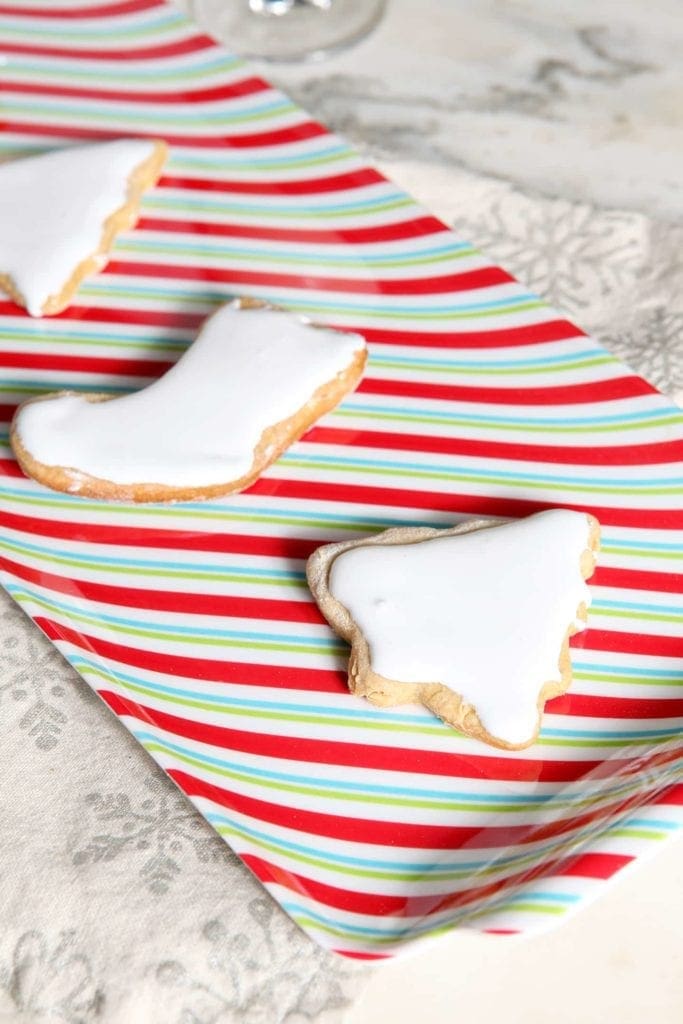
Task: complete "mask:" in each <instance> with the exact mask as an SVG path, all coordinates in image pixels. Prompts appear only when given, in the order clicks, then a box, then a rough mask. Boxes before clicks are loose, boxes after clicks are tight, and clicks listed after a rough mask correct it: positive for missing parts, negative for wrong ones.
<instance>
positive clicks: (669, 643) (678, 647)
mask: <svg viewBox="0 0 683 1024" xmlns="http://www.w3.org/2000/svg"><path fill="white" fill-rule="evenodd" d="M573 639H575V640H576V641H577V643H576V646H577V647H584V646H585V647H586V648H587V649H589V650H591V651H616V652H618V653H619V654H645V655H650V656H652V657H653V658H683V636H659V635H657V634H647V633H621V632H618V631H617V630H611V629H606V630H598V629H591V630H589V631H587V632H586V633H580V634H579V635H578V637H575V638H573ZM582 641H584V642H582ZM573 646H575V644H574V643H573V642H572V647H573Z"/></svg>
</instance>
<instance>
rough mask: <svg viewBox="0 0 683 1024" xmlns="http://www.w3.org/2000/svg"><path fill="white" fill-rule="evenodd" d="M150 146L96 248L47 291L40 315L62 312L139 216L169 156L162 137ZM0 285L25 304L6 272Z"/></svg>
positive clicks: (103, 228) (105, 223)
mask: <svg viewBox="0 0 683 1024" xmlns="http://www.w3.org/2000/svg"><path fill="white" fill-rule="evenodd" d="M149 141H150V142H151V143H153V149H152V152H151V153H150V155H149V156H148V157H147V158H146V159H145V160H143V161H142V163H140V164H138V166H137V167H136V168H135V169H134V170H133V172H132V174H131V175H129V178H128V188H127V193H126V201H125V203H124V205H123V206H121V207H119V209H118V210H115V211H114V212H113V213H111V214H110V215H109V217H107V219H106V220H105V221H104V222H103V224H102V234H101V237H100V242H99V246H98V248H97V251H96V252H94V253H91V254H90V255H89V256H86V257H85V259H83V260H81V262H80V263H79V264H78V265H77V266H76V267H75V268H74V269H73V271H72V272H71V274H70V275H69V277H68V278H67V280H66V281H65V282H64V284H63V286H62V288H61V289H60V291H59V292H57V293H56V294H55V295H50V296H49V297H48V298H47V299H46V301H45V302H44V303H43V306H42V308H41V311H40V312H41V316H54V315H55V314H56V313H61V312H62V311H63V310H65V309H66V308H67V306H69V305H70V304H71V301H72V299H73V297H74V295H75V294H76V292H77V290H78V288H79V287H80V285H81V283H82V281H83V280H84V279H85V278H86V277H89V276H90V275H91V274H95V273H97V272H98V271H100V270H102V268H103V267H104V266H105V265H106V263H107V260H108V259H109V253H110V252H111V248H112V246H113V244H114V239H115V238H116V236H117V235H118V234H119V232H121V231H125V230H126V229H127V228H130V227H133V225H134V224H135V223H136V221H137V219H138V213H139V210H140V200H141V198H142V195H143V193H144V192H146V191H147V189H149V188H152V186H153V185H155V184H156V183H157V181H158V180H159V176H160V174H161V171H162V168H163V166H164V164H165V162H166V158H167V156H168V146H167V145H166V143H165V142H163V141H162V140H161V139H150V140H149ZM0 288H2V290H3V291H4V292H6V293H7V294H8V295H9V296H10V297H11V298H12V299H14V301H15V302H16V303H17V304H18V305H19V306H23V307H24V308H26V306H27V303H26V299H25V298H24V296H23V295H22V294H21V292H20V291H19V289H18V288H17V286H16V285H15V283H14V281H13V279H12V277H11V276H10V275H9V274H3V273H0Z"/></svg>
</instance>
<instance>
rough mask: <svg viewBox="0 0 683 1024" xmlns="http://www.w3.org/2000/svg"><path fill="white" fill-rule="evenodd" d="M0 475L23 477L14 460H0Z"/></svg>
mask: <svg viewBox="0 0 683 1024" xmlns="http://www.w3.org/2000/svg"><path fill="white" fill-rule="evenodd" d="M0 473H1V474H2V475H3V476H11V477H23V476H24V474H23V473H22V471H21V469H20V468H19V466H18V464H17V463H16V462H15V461H14V459H0Z"/></svg>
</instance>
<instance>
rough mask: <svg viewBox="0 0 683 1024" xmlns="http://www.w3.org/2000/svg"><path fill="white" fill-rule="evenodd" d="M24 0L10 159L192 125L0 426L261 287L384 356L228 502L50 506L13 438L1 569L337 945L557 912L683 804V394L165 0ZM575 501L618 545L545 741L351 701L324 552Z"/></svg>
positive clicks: (20, 334) (10, 396) (538, 920)
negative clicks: (29, 402) (456, 728)
mask: <svg viewBox="0 0 683 1024" xmlns="http://www.w3.org/2000/svg"><path fill="white" fill-rule="evenodd" d="M1 10H2V14H1V15H0V40H2V41H4V42H3V44H2V45H1V46H0V49H1V50H2V52H3V53H4V61H3V64H2V79H3V81H2V98H1V100H0V102H1V104H2V106H1V114H2V127H3V134H2V137H1V140H0V153H1V155H2V157H3V158H5V159H6V158H13V157H15V156H20V155H24V154H26V153H30V152H34V151H36V152H39V151H43V150H45V149H48V148H51V147H55V146H64V145H71V144H73V143H77V142H83V141H90V140H98V139H107V138H111V137H117V136H161V137H163V138H165V139H167V141H168V142H169V143H170V146H171V158H170V161H169V164H168V166H167V168H166V170H165V173H164V176H163V178H162V180H161V181H160V183H159V186H158V187H157V188H156V189H155V190H154V191H153V192H151V193H150V194H149V195H148V196H147V198H146V199H145V201H144V205H143V210H142V217H141V220H140V223H139V225H138V227H137V229H136V230H135V231H132V232H128V233H127V234H125V235H123V236H122V237H121V239H120V241H119V242H118V244H117V246H116V249H115V252H114V254H113V258H112V261H111V262H110V264H109V265H108V267H107V269H106V271H105V272H104V273H103V274H101V275H100V276H98V277H96V278H93V279H91V280H89V281H88V282H87V283H86V284H85V285H84V286H83V287H82V288H81V290H80V292H79V294H78V297H77V299H76V302H75V304H74V306H72V307H71V308H70V309H68V310H67V311H66V312H65V313H63V314H62V315H60V316H58V317H54V318H50V319H43V320H33V319H30V318H29V317H27V316H26V315H25V314H24V313H23V312H22V311H21V310H20V309H19V308H18V307H16V306H15V305H13V304H12V303H11V302H9V301H4V302H2V303H1V305H0V360H1V362H2V367H3V372H4V378H3V383H2V399H1V400H0V401H1V402H2V406H1V408H2V414H3V420H4V422H5V424H8V423H9V420H10V418H11V415H12V412H13V409H14V407H15V405H16V404H17V403H18V402H19V401H21V400H23V399H24V398H26V397H28V396H30V395H35V394H39V393H43V392H46V391H50V390H55V389H60V388H72V389H76V390H83V391H87V390H96V391H100V392H101V391H108V392H110V393H111V394H119V393H122V392H125V391H128V390H129V389H134V388H139V387H142V386H144V385H145V384H147V383H148V382H150V381H151V380H153V379H155V378H156V377H157V376H158V375H159V374H160V373H162V372H163V370H164V369H165V368H166V367H168V366H169V365H170V364H171V363H172V362H173V361H174V360H175V359H177V357H178V356H179V354H180V353H181V352H182V351H183V349H184V348H185V347H186V346H187V345H188V344H190V342H191V341H192V339H193V337H194V336H195V334H196V332H197V329H198V327H199V325H200V324H201V322H202V320H203V319H204V317H205V316H206V315H207V313H209V312H211V311H212V310H213V309H215V308H216V307H217V306H218V305H219V304H220V303H222V302H224V301H225V300H226V299H229V298H230V297H231V296H233V295H235V294H244V295H253V296H258V297H260V298H263V299H268V300H272V301H274V302H276V303H279V304H281V305H283V306H287V307H289V308H291V309H293V310H296V311H298V312H301V313H305V314H308V315H310V316H312V317H314V318H315V319H317V320H319V321H326V322H329V323H332V324H335V325H337V326H340V327H349V328H353V329H354V330H359V331H361V332H363V333H364V334H365V336H366V337H367V339H368V342H369V345H370V352H371V358H370V363H369V368H368V371H367V374H366V376H365V379H364V380H363V382H362V384H361V386H360V388H359V389H358V391H357V392H356V393H355V394H354V395H352V396H351V397H350V398H348V399H347V400H346V401H345V402H344V404H343V405H342V407H341V408H339V409H338V410H337V411H336V412H334V413H332V414H331V415H328V416H327V417H326V418H325V419H324V421H322V422H321V423H320V424H318V425H317V426H316V427H314V429H312V430H311V431H310V432H309V433H308V435H307V436H306V437H305V438H304V439H303V440H302V441H301V442H299V443H298V444H296V445H295V446H294V447H293V448H292V449H291V450H290V451H288V452H287V453H286V454H285V455H284V456H283V457H282V458H281V459H280V460H279V462H278V463H277V465H275V466H274V467H272V468H271V469H270V470H269V471H268V472H267V473H266V474H265V476H264V477H263V478H262V479H261V480H259V481H258V482H257V483H256V484H255V485H254V486H253V487H252V488H250V490H249V491H248V492H247V493H245V494H241V495H239V496H234V497H230V498H226V499H224V500H220V501H212V502H210V503H207V504H184V505H175V506H167V507H162V506H151V507H140V508H135V507H132V506H115V505H108V504H104V503H97V502H94V501H85V500H79V499H77V498H70V497H68V496H65V495H59V494H55V493H51V492H49V491H47V490H45V489H43V488H42V487H39V486H37V485H34V484H33V483H32V482H31V481H29V480H26V479H25V478H24V477H23V476H22V474H21V472H20V471H19V470H18V468H17V466H16V463H15V462H14V460H13V458H12V455H11V452H10V450H9V448H8V447H7V446H6V432H5V434H4V439H3V443H4V444H5V448H4V451H3V452H2V457H1V463H0V468H1V470H2V473H3V476H2V480H1V482H0V516H1V521H2V535H1V536H0V564H1V566H2V581H3V583H4V585H5V587H6V588H7V590H8V591H9V592H10V594H11V595H12V596H13V598H14V599H15V600H16V601H18V602H19V603H20V604H21V606H22V607H23V608H24V609H25V611H26V612H27V613H28V614H29V615H30V616H31V617H32V618H33V619H34V621H35V622H36V624H37V625H38V626H39V627H40V628H41V629H42V630H43V631H44V632H45V633H46V634H47V635H48V636H49V637H50V638H51V639H52V641H53V642H54V643H55V644H56V646H57V647H58V648H59V650H60V651H61V652H62V653H63V654H64V656H65V657H66V658H67V659H68V660H69V661H70V662H71V664H72V665H73V666H74V667H75V668H76V669H77V670H78V672H80V674H81V675H82V677H83V678H84V679H85V681H86V682H87V683H88V684H89V685H90V686H92V687H93V688H94V689H95V690H96V691H97V692H98V693H99V694H100V696H101V697H102V698H103V700H104V701H106V703H107V704H108V705H109V707H110V708H111V709H112V711H113V712H114V713H115V714H117V715H119V716H120V718H121V720H122V722H123V723H124V724H125V725H126V726H127V727H128V728H129V729H130V730H131V732H132V733H133V734H134V735H135V736H136V737H137V739H138V740H139V742H140V743H141V744H142V745H143V746H144V747H145V748H146V749H147V750H148V751H149V753H150V755H151V756H152V757H153V758H154V759H155V760H156V761H157V762H158V763H159V764H160V765H161V766H162V768H163V769H164V770H165V771H166V772H167V773H168V774H169V775H170V776H171V778H173V779H174V780H175V782H176V783H177V784H178V785H179V786H180V787H181V789H182V790H184V792H185V793H186V794H187V795H188V796H189V798H190V799H191V800H192V801H193V802H194V803H195V804H196V806H197V807H198V808H199V810H200V812H201V813H202V814H203V815H204V816H205V817H206V818H207V820H208V821H210V822H211V823H212V825H213V826H214V827H215V828H216V829H217V830H218V831H219V832H220V833H221V835H223V836H224V837H225V839H226V841H227V842H229V843H230V845H231V846H232V847H233V849H234V850H235V851H236V852H237V853H238V854H239V855H240V856H241V857H242V859H243V860H244V862H245V863H246V864H247V865H248V866H249V867H250V868H251V870H252V871H253V872H255V874H256V875H257V876H258V877H259V878H260V879H261V881H262V882H263V884H264V885H265V886H266V887H267V888H268V890H269V891H270V892H271V893H272V895H273V896H274V897H275V899H276V900H277V901H278V902H279V903H280V904H281V905H282V907H283V908H284V909H285V910H286V911H287V912H288V913H289V914H290V915H291V916H292V917H293V918H294V920H296V921H297V922H298V923H299V924H300V925H301V926H302V927H303V928H304V929H306V930H307V931H308V932H309V934H310V935H311V936H312V937H313V938H314V939H315V940H316V941H318V942H320V943H322V944H324V945H326V946H329V947H331V948H333V949H336V950H338V951H341V952H344V953H346V954H348V955H355V956H368V957H380V956H388V955H391V954H395V953H396V952H398V951H400V950H402V949H403V948H404V947H405V946H406V945H407V944H409V943H410V942H412V941H413V940H415V939H417V938H419V937H421V936H424V935H430V934H436V933H438V932H440V931H443V930H447V929H450V928H452V927H455V926H467V927H470V928H476V929H479V930H489V931H502V932H523V931H529V930H533V929H538V928H541V927H545V926H547V925H548V924H551V923H555V922H557V921H561V920H562V919H563V917H564V916H565V915H566V914H567V912H568V911H569V910H571V909H573V908H576V907H577V906H579V905H580V904H581V903H582V901H585V900H587V899H590V898H592V897H593V896H594V895H595V894H597V893H598V892H599V891H600V890H601V889H602V888H603V886H604V884H605V883H606V881H607V880H609V879H611V878H612V877H613V876H615V875H616V874H617V873H618V872H619V871H620V870H621V869H622V868H623V867H624V866H625V865H627V864H630V863H632V862H633V860H634V859H635V858H637V857H640V856H643V855H644V854H645V853H647V852H649V851H651V850H653V849H656V848H657V846H658V844H659V842H660V841H661V840H662V839H663V838H665V837H666V836H668V835H670V834H671V833H672V832H673V831H675V829H676V828H677V826H678V825H679V824H680V823H681V820H682V814H681V804H682V803H683V786H682V785H681V784H680V781H679V780H680V778H681V774H680V770H681V756H680V755H681V721H682V716H683V698H682V697H681V689H680V684H681V663H682V655H683V650H682V642H681V614H682V613H681V608H682V605H681V598H680V590H681V587H680V582H681V576H680V575H678V576H676V572H677V571H679V569H678V567H679V565H680V560H679V559H680V554H681V530H682V529H683V512H682V511H681V474H680V460H681V454H682V452H683V420H682V417H681V414H680V413H679V412H678V411H677V410H676V409H675V408H673V407H672V406H671V405H670V404H669V402H668V401H667V400H666V399H664V398H663V397H662V396H661V395H660V394H658V393H657V392H656V391H655V390H654V389H653V388H652V387H650V386H649V385H648V384H647V383H646V382H645V381H643V380H641V379H639V378H638V377H636V376H634V374H633V373H632V372H631V371H630V370H628V369H627V368H626V367H624V366H623V365H621V364H620V363H619V362H618V361H617V360H615V359H613V358H612V357H611V356H610V355H609V354H608V353H607V352H605V351H604V350H603V349H602V348H601V347H600V346H599V345H598V344H597V343H596V342H595V341H594V340H592V339H591V338H588V337H586V336H585V335H584V334H583V333H582V332H581V331H580V330H579V329H578V328H577V327H575V326H574V325H573V324H571V323H569V322H568V321H567V320H566V319H564V317H563V316H562V315H561V314H558V313H557V312H555V311H554V310H552V309H550V308H548V307H547V306H546V305H545V304H544V303H543V302H541V301H540V300H539V299H538V298H537V297H536V296H535V295H531V294H529V292H528V291H527V290H526V289H525V288H523V287H522V286H521V285H519V284H518V283H517V282H516V281H514V280H513V279H512V278H510V277H509V275H508V274H506V273H505V272H504V271H502V270H500V269H499V268H497V267H495V266H493V265H492V264H491V263H490V262H489V261H488V260H487V259H486V258H485V257H484V256H482V255H481V254H480V253H478V252H476V251H474V250H473V249H472V248H471V246H469V245H468V244H467V242H465V241H463V240H461V239H459V238H456V237H454V236H453V234H452V233H451V232H450V231H449V230H448V229H447V228H446V227H445V226H444V225H443V224H441V223H440V222H439V221H438V220H436V219H435V218H434V217H432V216H430V215H429V214H428V213H427V212H426V211H425V210H423V209H422V208H420V207H419V206H418V205H417V204H416V203H415V202H413V200H412V199H410V198H409V197H408V196H407V195H405V194H404V193H403V192H401V191H400V190H399V189H397V188H396V187H395V186H394V185H392V184H391V182H388V181H386V180H384V179H383V178H382V177H381V176H380V175H379V174H378V173H377V172H376V171H375V170H373V169H372V168H370V167H368V166H367V165H366V163H365V162H364V161H363V160H362V159H361V158H359V156H358V155H357V154H356V153H355V152H353V151H352V150H351V149H350V148H349V147H348V145H346V144H345V143H344V142H343V141H341V140H340V139H339V138H337V137H335V136H334V135H332V134H330V133H329V132H327V131H326V129H325V128H324V127H322V126H321V125H319V124H317V123H315V122H314V121H312V120H311V119H310V117H309V116H308V115H307V114H305V113H304V112H303V111H301V110H300V109H298V108H297V107H296V106H295V105H294V104H292V103H291V102H290V101H289V100H288V99H287V98H286V97H285V96H283V95H281V94H280V93H278V92H277V91H275V90H274V89H271V88H270V87H269V86H268V84H267V83H266V82H264V81H262V80H261V79H260V78H258V77H256V76H255V75H254V73H253V72H252V71H251V70H250V69H249V67H248V66H246V65H245V64H244V63H242V62H240V61H238V60H236V59H234V58H233V57H231V56H229V55H228V54H227V53H226V52H225V51H224V50H223V49H221V47H219V46H218V45H216V44H215V43H214V42H213V41H212V40H211V39H209V38H208V37H206V36H205V35H203V34H201V33H200V32H199V31H198V30H197V29H196V28H195V27H194V26H193V25H192V24H191V23H189V22H188V21H186V20H185V19H184V18H183V17H182V16H181V15H180V14H178V13H177V12H176V11H175V10H174V9H173V8H172V7H170V6H167V5H165V4H164V3H158V2H156V0H151V2H150V0H128V2H122V3H117V4H102V3H99V4H98V3H91V4H89V5H88V6H87V7H86V6H83V5H78V4H74V3H66V4H62V5H61V6H60V8H59V9H58V8H57V7H56V6H55V5H52V6H49V5H46V6H43V7H41V6H39V5H38V4H37V3H24V4H9V5H5V4H4V5H2V8H1ZM67 15H68V16H67ZM1 269H2V268H0V270H1ZM553 506H565V507H570V508H576V509H586V510H589V511H591V512H594V513H595V514H596V515H597V516H598V517H599V519H600V520H601V522H602V524H603V549H602V555H601V558H600V564H599V568H598V571H597V573H596V575H595V578H594V580H593V583H592V592H593V606H592V609H591V612H590V620H589V629H588V630H587V632H585V633H584V634H582V635H580V636H578V637H576V638H575V640H574V642H573V644H572V661H573V667H574V678H575V681H574V684H573V686H572V690H571V693H570V694H568V695H566V696H564V697H562V698H559V699H557V700H555V701H553V702H552V703H551V704H550V705H549V707H548V713H547V715H546V717H545V722H544V728H543V732H542V735H541V738H540V740H539V742H538V744H537V745H535V746H534V747H533V748H530V749H529V750H526V751H523V752H520V753H512V754H506V753H501V752H499V751H495V750H493V749H491V748H487V747H484V746H482V745H481V744H479V743H478V742H476V741H473V740H469V739H465V738H463V737H462V736H459V735H458V734H456V733H454V732H453V731H451V730H449V729H448V728H446V727H445V726H443V725H442V724H441V723H440V722H439V721H437V720H435V719H434V718H433V717H432V716H431V715H430V714H429V713H427V712H425V711H422V710H420V709H418V708H416V707H405V708H401V709H395V710H392V711H388V712H382V711H379V710H374V709H373V708H371V707H370V706H369V705H367V704H365V703H363V702H361V701H360V700H357V699H355V698H353V697H351V696H350V695H349V694H348V692H347V689H346V685H345V663H346V656H347V651H346V648H345V646H344V644H342V643H341V642H340V641H338V640H337V639H336V638H335V637H334V636H333V635H332V634H331V632H330V630H329V629H328V628H327V626H326V625H325V624H324V623H323V622H322V619H321V617H320V615H319V614H318V612H317V610H316V608H315V606H314V605H313V604H312V601H311V598H310V596H309V594H308V591H307V589H306V586H305V583H304V564H305V559H306V557H307V555H308V554H309V553H310V552H311V551H312V550H313V549H314V548H315V547H316V546H317V545H319V544H321V543H325V542H327V541H331V540H337V539H340V538H343V539H347V538H357V537H363V536H367V535H369V534H371V533H373V532H376V531H379V530H381V529H383V528H385V527H387V526H394V525H397V524H430V525H444V526H447V525H452V524H453V523H455V522H458V521H460V520H461V519H463V518H467V517H469V516H472V515H477V516H481V515H484V516H486V515H494V516H509V517H517V516H522V515H526V514H528V513H531V512H533V511H535V510H537V509H541V508H547V507H553ZM467 584H468V581H463V585H467ZM494 632H495V626H494V625H493V624H492V636H493V635H494Z"/></svg>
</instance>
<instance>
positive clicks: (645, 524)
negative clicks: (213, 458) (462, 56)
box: [0, 458, 683, 635]
mask: <svg viewBox="0 0 683 1024" xmlns="http://www.w3.org/2000/svg"><path fill="white" fill-rule="evenodd" d="M0 474H4V475H5V476H9V477H13V478H16V477H23V476H24V474H23V473H22V471H21V469H20V468H19V466H18V465H17V463H16V462H15V460H14V459H2V458H0ZM242 493H243V494H251V495H259V496H263V495H268V496H271V497H272V496H278V497H281V498H297V499H313V500H315V501H318V502H324V501H331V502H333V503H334V504H335V507H336V508H338V506H339V502H343V503H345V504H348V505H353V504H360V505H382V506H389V507H394V508H410V509H413V510H417V509H420V510H424V509H428V510H429V511H430V512H444V514H446V515H448V514H450V515H453V516H456V515H471V516H484V517H486V516H493V517H495V516H501V517H504V518H508V517H509V518H511V519H520V518H521V517H522V516H528V515H531V514H532V513H534V512H542V511H544V510H545V509H550V508H571V509H574V511H576V512H588V513H590V514H591V515H594V516H595V517H596V518H597V519H598V520H599V521H600V522H601V523H602V525H603V526H626V527H635V528H637V529H645V528H649V529H653V530H681V529H683V510H679V509H623V508H603V507H601V506H597V505H591V506H588V505H577V504H571V505H570V504H567V503H564V502H563V503H561V504H555V503H549V502H539V501H524V500H522V499H519V498H491V497H487V496H486V495H476V494H475V495H471V494H444V493H440V492H438V491H410V490H407V489H405V490H404V489H402V488H398V487H364V486H362V485H360V484H341V483H326V482H324V481H308V480H281V479H278V478H275V477H267V476H263V477H261V478H260V479H259V480H257V481H256V483H254V484H252V486H251V487H249V488H248V490H246V491H243V492H242ZM591 635H592V634H591Z"/></svg>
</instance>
